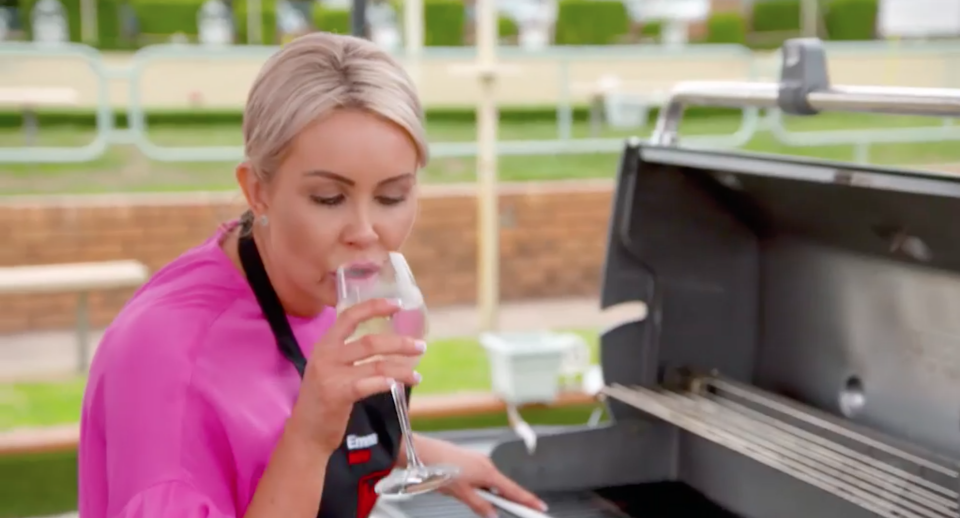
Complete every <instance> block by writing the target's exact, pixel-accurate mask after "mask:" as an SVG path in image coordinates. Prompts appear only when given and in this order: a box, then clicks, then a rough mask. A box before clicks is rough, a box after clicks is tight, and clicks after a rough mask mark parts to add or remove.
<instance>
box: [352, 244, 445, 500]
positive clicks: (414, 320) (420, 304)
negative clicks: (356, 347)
mask: <svg viewBox="0 0 960 518" xmlns="http://www.w3.org/2000/svg"><path fill="white" fill-rule="evenodd" d="M381 298H385V299H392V300H396V301H398V302H399V304H400V310H399V311H398V312H396V313H394V315H393V316H392V317H390V318H377V319H372V320H368V321H366V322H364V323H363V324H361V325H360V327H358V328H357V331H356V332H355V333H354V336H353V337H352V338H359V337H360V336H363V335H366V334H375V333H396V334H399V335H404V336H410V337H413V338H417V339H423V338H424V337H425V336H426V333H427V308H426V305H425V304H424V301H423V295H422V293H421V292H420V288H418V287H417V283H416V281H415V280H414V278H413V272H412V271H411V270H410V266H409V265H408V264H407V261H406V259H405V258H404V257H403V255H402V254H400V253H397V252H391V253H390V254H388V257H387V261H386V262H385V263H383V264H380V263H376V262H354V263H349V264H346V265H344V266H341V267H340V268H339V269H338V270H337V312H338V313H339V312H341V311H343V310H345V309H347V308H349V307H351V306H355V305H357V304H360V303H361V302H364V301H366V300H370V299H381ZM376 360H377V358H371V359H369V360H366V361H376ZM390 392H391V394H392V395H393V403H394V406H396V409H397V419H398V420H399V421H400V429H401V431H402V433H403V442H404V448H405V449H406V452H407V466H406V468H404V469H402V470H394V471H393V472H392V473H391V474H390V475H388V476H387V477H385V478H383V479H381V480H380V481H379V482H378V483H377V485H376V486H375V487H374V490H375V491H376V492H377V494H378V495H380V496H382V497H387V498H389V497H404V496H412V495H416V494H420V493H426V492H428V491H433V490H435V489H438V488H440V487H443V486H444V485H446V484H447V483H449V482H451V481H452V480H453V479H454V478H455V477H456V476H457V475H458V474H459V472H460V470H459V468H457V467H456V466H448V465H434V466H426V465H424V464H423V462H421V461H420V457H418V456H417V452H416V450H415V449H414V447H413V438H412V431H411V430H410V418H409V416H408V413H407V398H406V391H405V389H404V386H403V384H402V383H399V382H394V383H393V384H392V385H391V387H390Z"/></svg>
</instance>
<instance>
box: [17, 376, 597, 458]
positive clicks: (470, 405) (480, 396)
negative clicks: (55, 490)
mask: <svg viewBox="0 0 960 518" xmlns="http://www.w3.org/2000/svg"><path fill="white" fill-rule="evenodd" d="M596 402H597V399H596V398H594V397H593V396H590V395H588V394H584V393H579V392H567V393H561V394H560V396H559V397H558V398H557V399H556V400H554V401H552V402H550V403H546V404H542V405H529V406H528V407H524V408H530V407H534V408H536V407H540V408H563V407H573V406H582V405H589V404H592V403H596ZM506 408H507V407H506V405H505V404H504V403H503V401H501V400H500V399H499V398H497V397H496V396H495V395H493V394H491V393H460V394H449V395H424V396H416V395H414V397H413V398H412V399H411V400H410V418H411V419H438V418H449V417H470V416H478V415H490V414H498V413H501V412H505V411H506ZM79 439H80V427H79V425H75V424H73V425H65V426H55V427H45V428H34V429H19V430H13V431H9V432H0V457H3V456H7V455H29V454H38V453H57V452H68V451H73V450H76V449H77V444H78V442H79Z"/></svg>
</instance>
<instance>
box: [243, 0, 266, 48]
mask: <svg viewBox="0 0 960 518" xmlns="http://www.w3.org/2000/svg"><path fill="white" fill-rule="evenodd" d="M247 43H250V44H255V45H259V44H261V43H263V14H261V9H260V0H247Z"/></svg>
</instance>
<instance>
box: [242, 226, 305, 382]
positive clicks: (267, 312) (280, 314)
mask: <svg viewBox="0 0 960 518" xmlns="http://www.w3.org/2000/svg"><path fill="white" fill-rule="evenodd" d="M237 247H238V251H239V253H240V264H241V265H242V266H243V271H244V272H245V273H246V274H247V282H249V283H250V287H251V288H253V294H254V295H256V297H257V302H258V303H259V304H260V309H261V310H262V311H263V314H264V316H265V317H266V318H267V322H268V323H269V324H270V329H271V330H273V336H274V338H276V340H277V348H278V349H280V352H281V353H283V356H284V357H285V358H286V359H287V360H290V363H292V364H293V366H294V367H296V368H297V372H298V373H299V374H300V377H301V378H303V373H304V371H305V370H306V368H307V358H306V357H305V356H304V355H303V350H302V349H300V344H299V343H297V337H296V336H294V335H293V329H291V328H290V321H289V320H287V315H286V313H285V312H284V311H283V305H282V304H280V298H279V297H278V296H277V292H276V290H274V289H273V285H272V284H270V277H268V276H267V270H266V269H265V268H264V267H263V259H262V258H261V257H260V251H259V250H258V249H257V243H256V242H255V241H254V240H253V235H252V234H251V233H250V232H249V230H248V229H247V228H243V227H241V229H240V237H239V239H238V245H237Z"/></svg>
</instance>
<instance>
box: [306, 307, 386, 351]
mask: <svg viewBox="0 0 960 518" xmlns="http://www.w3.org/2000/svg"><path fill="white" fill-rule="evenodd" d="M399 309H400V306H398V305H397V303H396V302H395V301H392V300H389V299H371V300H367V301H364V302H361V303H360V304H357V305H356V306H352V307H349V308H347V309H346V310H344V311H343V312H342V313H340V314H339V315H337V321H336V322H334V323H333V326H332V327H331V328H330V330H329V331H327V336H326V338H327V339H326V340H321V341H320V343H328V344H338V345H339V344H342V343H343V342H345V341H347V339H348V338H350V336H351V335H353V333H354V332H355V331H356V330H357V326H359V325H360V324H361V323H363V322H365V321H367V320H370V319H371V318H377V317H381V318H382V317H389V316H391V315H393V314H394V313H396V312H397V311H398V310H399Z"/></svg>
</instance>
